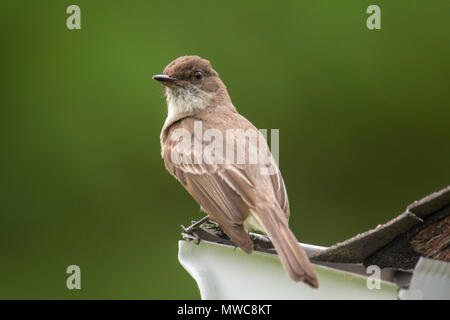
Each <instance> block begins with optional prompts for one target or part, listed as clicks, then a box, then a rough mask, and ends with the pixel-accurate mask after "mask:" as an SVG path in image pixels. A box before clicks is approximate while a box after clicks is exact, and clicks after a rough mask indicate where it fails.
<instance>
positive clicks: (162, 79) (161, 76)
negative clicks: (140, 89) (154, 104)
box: [152, 74, 177, 84]
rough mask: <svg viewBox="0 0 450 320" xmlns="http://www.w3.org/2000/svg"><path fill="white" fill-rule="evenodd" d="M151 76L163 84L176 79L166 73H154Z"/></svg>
mask: <svg viewBox="0 0 450 320" xmlns="http://www.w3.org/2000/svg"><path fill="white" fill-rule="evenodd" d="M152 78H153V79H154V80H157V81H159V82H162V83H163V84H164V83H171V82H175V81H177V79H176V78H173V77H171V76H168V75H167V74H155V75H154V76H153V77H152Z"/></svg>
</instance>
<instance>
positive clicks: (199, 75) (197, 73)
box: [194, 71, 202, 79]
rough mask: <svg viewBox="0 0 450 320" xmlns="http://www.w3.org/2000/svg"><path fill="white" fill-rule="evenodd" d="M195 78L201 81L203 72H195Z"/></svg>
mask: <svg viewBox="0 0 450 320" xmlns="http://www.w3.org/2000/svg"><path fill="white" fill-rule="evenodd" d="M194 77H195V78H196V79H201V77H202V73H201V71H195V72H194Z"/></svg>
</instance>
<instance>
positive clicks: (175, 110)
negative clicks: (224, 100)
mask: <svg viewBox="0 0 450 320" xmlns="http://www.w3.org/2000/svg"><path fill="white" fill-rule="evenodd" d="M166 100H167V108H168V114H167V118H171V117H172V116H176V115H178V114H185V113H192V112H194V111H197V110H201V109H205V108H206V107H207V106H208V104H209V101H210V96H209V94H208V93H206V92H203V91H199V90H192V89H189V88H183V87H179V88H174V89H171V88H166Z"/></svg>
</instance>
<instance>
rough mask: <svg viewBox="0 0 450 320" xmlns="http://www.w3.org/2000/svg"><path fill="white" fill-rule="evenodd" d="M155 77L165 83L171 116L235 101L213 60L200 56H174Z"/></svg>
mask: <svg viewBox="0 0 450 320" xmlns="http://www.w3.org/2000/svg"><path fill="white" fill-rule="evenodd" d="M153 79H154V80H157V81H159V82H160V83H162V84H163V85H164V92H165V95H166V100H167V106H168V109H169V116H170V115H171V114H172V115H173V114H180V113H195V112H196V111H199V110H203V109H205V108H207V107H214V106H217V105H224V104H227V103H231V101H230V97H229V96H228V93H227V90H226V87H225V85H224V84H223V82H222V80H220V78H219V75H218V73H217V72H216V71H215V70H214V69H213V68H212V67H211V63H210V62H209V61H208V60H205V59H202V58H200V57H198V56H183V57H179V58H177V59H175V60H173V61H172V62H171V63H169V64H168V65H167V67H166V68H165V69H164V71H163V73H162V74H157V75H154V76H153Z"/></svg>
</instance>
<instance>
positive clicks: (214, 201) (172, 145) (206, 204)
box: [163, 129, 255, 253]
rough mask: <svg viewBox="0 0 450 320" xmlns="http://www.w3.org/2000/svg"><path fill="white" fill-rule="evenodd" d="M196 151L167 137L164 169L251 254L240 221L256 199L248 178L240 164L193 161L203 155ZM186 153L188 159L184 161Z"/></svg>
mask: <svg viewBox="0 0 450 320" xmlns="http://www.w3.org/2000/svg"><path fill="white" fill-rule="evenodd" d="M169 130H170V129H169ZM169 135H170V134H169ZM196 152H197V150H196V149H195V148H194V147H193V144H191V145H189V144H188V145H186V144H183V143H179V141H172V140H171V139H170V138H169V139H167V140H166V141H165V144H164V151H163V157H164V163H165V165H166V168H167V170H168V171H169V172H170V173H171V174H172V175H174V176H175V177H176V178H177V179H178V180H179V181H180V182H181V183H182V185H183V186H184V187H185V188H186V190H187V191H188V192H189V193H190V194H191V195H192V197H193V198H194V199H195V200H196V201H197V202H198V203H199V204H200V206H201V207H202V208H203V210H204V211H205V212H206V213H208V215H210V216H211V218H213V219H214V220H215V221H216V222H217V223H219V225H220V226H221V228H222V229H223V231H224V232H225V233H226V234H227V235H228V236H229V237H230V238H231V240H232V241H233V242H234V243H235V244H236V245H237V246H239V247H240V248H242V249H243V250H244V251H245V252H248V253H250V252H251V251H252V250H253V244H252V241H251V239H250V237H249V236H248V234H247V232H246V231H245V229H244V227H243V223H244V221H245V219H246V218H247V217H248V215H249V213H250V212H249V208H250V207H252V206H253V204H254V202H255V197H254V191H253V188H254V185H253V182H252V181H251V178H250V177H249V176H248V175H247V174H246V170H245V167H244V166H243V165H241V166H240V165H230V164H215V163H214V164H206V163H204V161H203V160H202V162H201V163H200V161H198V163H196V162H195V161H194V160H193V159H200V158H199V157H201V156H202V155H201V154H196ZM186 156H187V157H188V158H189V159H191V161H187V160H186V159H187V158H186ZM183 157H184V158H183Z"/></svg>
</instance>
